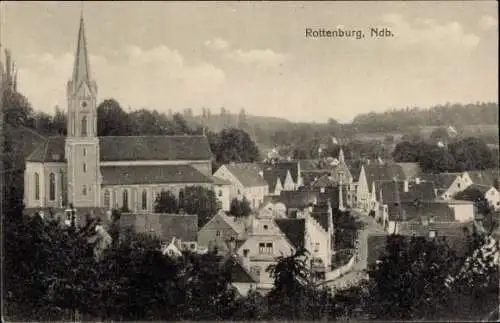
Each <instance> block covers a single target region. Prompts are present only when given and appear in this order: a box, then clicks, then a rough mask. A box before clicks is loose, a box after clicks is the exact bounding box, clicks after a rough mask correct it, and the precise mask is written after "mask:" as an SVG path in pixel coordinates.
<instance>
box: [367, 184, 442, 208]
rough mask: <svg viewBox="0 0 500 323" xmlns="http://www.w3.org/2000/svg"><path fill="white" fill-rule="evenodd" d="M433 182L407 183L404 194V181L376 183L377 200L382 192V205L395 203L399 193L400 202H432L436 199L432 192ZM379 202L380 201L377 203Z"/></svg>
mask: <svg viewBox="0 0 500 323" xmlns="http://www.w3.org/2000/svg"><path fill="white" fill-rule="evenodd" d="M434 188H435V187H434V182H423V181H422V182H420V183H419V184H417V183H416V182H410V181H408V192H405V181H376V182H375V191H376V194H377V195H376V198H377V200H379V199H380V192H382V201H383V203H384V204H388V203H392V202H396V201H397V198H398V195H397V194H396V193H399V201H400V202H414V201H415V200H421V201H432V200H434V199H435V198H436V194H435V191H434ZM379 202H380V201H379Z"/></svg>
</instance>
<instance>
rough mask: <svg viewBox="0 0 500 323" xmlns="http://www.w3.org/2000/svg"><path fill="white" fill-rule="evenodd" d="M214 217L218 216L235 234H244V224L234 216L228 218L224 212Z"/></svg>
mask: <svg viewBox="0 0 500 323" xmlns="http://www.w3.org/2000/svg"><path fill="white" fill-rule="evenodd" d="M216 216H219V217H220V218H221V219H222V220H223V221H224V222H226V223H227V224H228V225H229V226H230V227H231V228H232V229H233V230H234V231H235V232H236V233H238V234H242V233H244V232H245V222H244V220H242V219H238V218H237V217H235V216H228V215H226V213H225V212H223V211H220V212H219V213H217V215H216Z"/></svg>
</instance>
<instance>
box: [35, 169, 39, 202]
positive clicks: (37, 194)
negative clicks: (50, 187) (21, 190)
mask: <svg viewBox="0 0 500 323" xmlns="http://www.w3.org/2000/svg"><path fill="white" fill-rule="evenodd" d="M39 199H40V175H38V173H35V201H38V200H39Z"/></svg>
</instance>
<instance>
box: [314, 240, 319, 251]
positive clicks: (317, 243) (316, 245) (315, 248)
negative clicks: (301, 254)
mask: <svg viewBox="0 0 500 323" xmlns="http://www.w3.org/2000/svg"><path fill="white" fill-rule="evenodd" d="M318 251H319V242H316V243H315V244H314V252H318Z"/></svg>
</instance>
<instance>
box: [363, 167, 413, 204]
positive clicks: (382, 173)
mask: <svg viewBox="0 0 500 323" xmlns="http://www.w3.org/2000/svg"><path fill="white" fill-rule="evenodd" d="M403 178H405V174H404V172H403V170H402V168H401V166H399V165H397V164H382V165H381V164H377V163H375V164H372V163H368V164H365V165H362V166H361V171H360V174H359V181H358V185H357V189H356V201H357V205H356V206H357V208H359V209H361V210H363V211H365V212H375V209H376V203H377V197H376V192H375V181H391V180H394V179H403Z"/></svg>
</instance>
